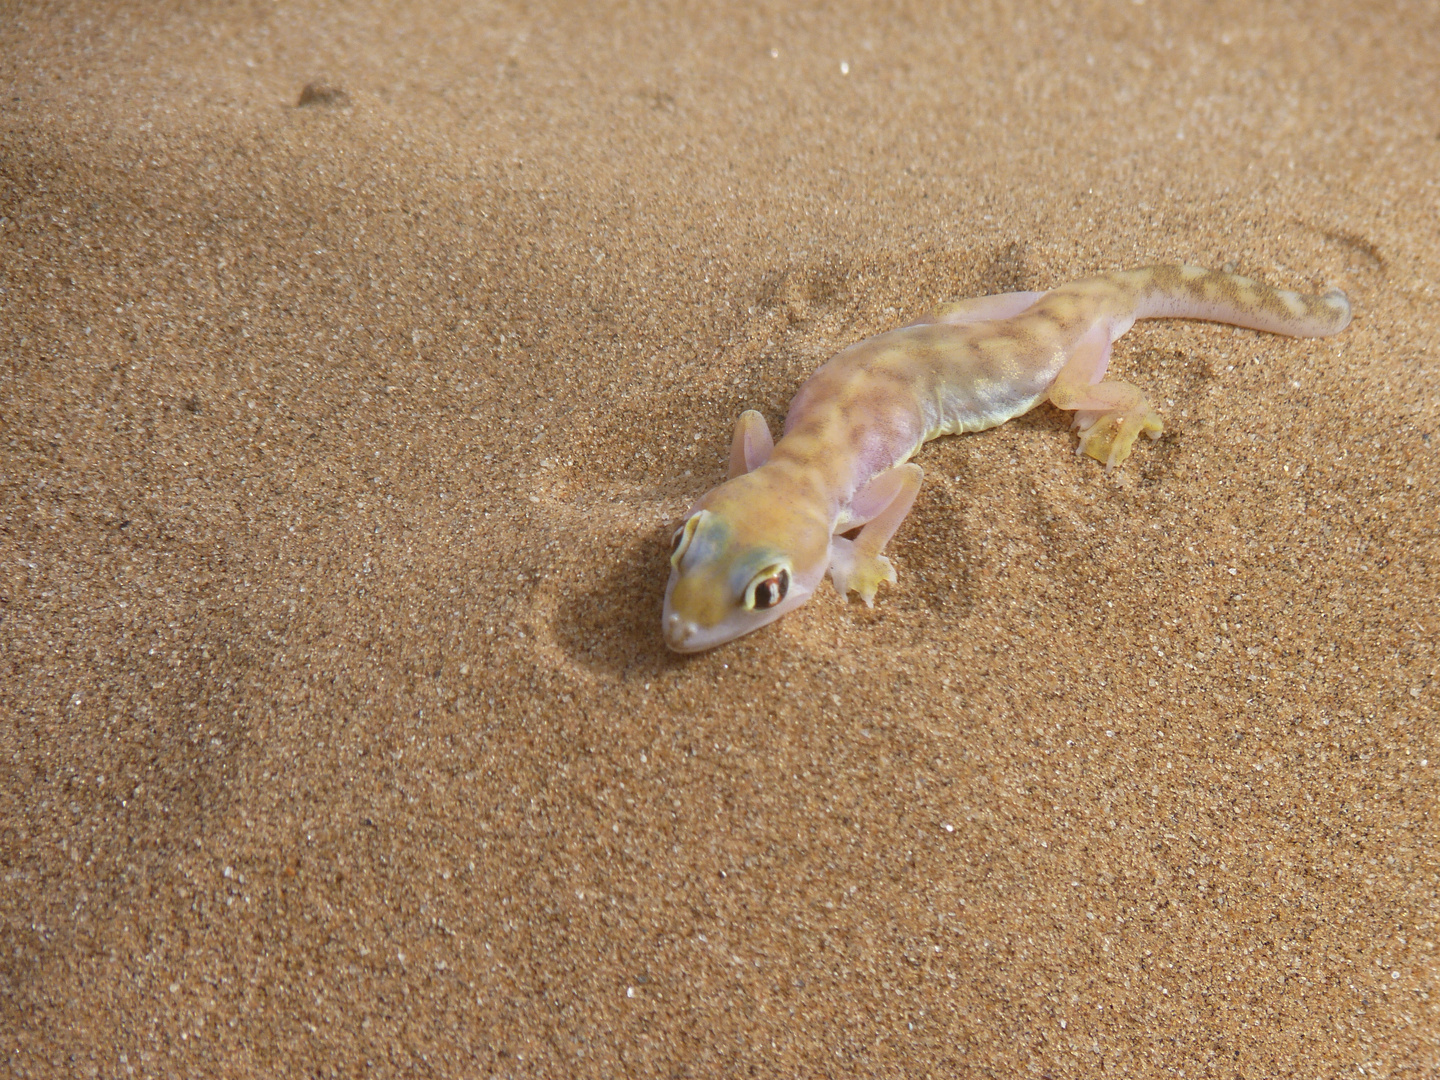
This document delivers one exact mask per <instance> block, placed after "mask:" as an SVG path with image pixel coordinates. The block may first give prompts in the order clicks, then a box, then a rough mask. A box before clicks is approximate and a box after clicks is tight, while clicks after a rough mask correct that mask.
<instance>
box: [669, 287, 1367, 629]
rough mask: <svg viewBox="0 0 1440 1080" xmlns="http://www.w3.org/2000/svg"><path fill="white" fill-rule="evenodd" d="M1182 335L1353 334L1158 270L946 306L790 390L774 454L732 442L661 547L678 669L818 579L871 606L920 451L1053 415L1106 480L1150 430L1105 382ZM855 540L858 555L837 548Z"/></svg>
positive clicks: (1137, 396)
mask: <svg viewBox="0 0 1440 1080" xmlns="http://www.w3.org/2000/svg"><path fill="white" fill-rule="evenodd" d="M1153 318H1188V319H1206V320H1210V321H1214V322H1223V323H1230V324H1232V325H1235V326H1244V327H1249V328H1251V329H1255V330H1265V331H1269V332H1271V333H1277V334H1288V335H1291V336H1294V337H1319V336H1324V335H1328V334H1335V333H1338V332H1339V331H1341V330H1343V329H1344V328H1345V327H1346V325H1348V323H1349V321H1350V304H1349V302H1348V301H1347V300H1346V298H1345V294H1344V293H1342V292H1340V291H1339V290H1331V291H1330V292H1328V293H1325V294H1324V295H1304V294H1301V293H1295V292H1288V291H1286V290H1282V289H1275V288H1271V287H1270V286H1267V285H1262V284H1260V283H1258V282H1255V281H1252V280H1251V279H1249V278H1245V277H1240V276H1238V275H1235V274H1229V273H1223V272H1218V271H1210V270H1204V269H1201V268H1199V267H1193V266H1151V267H1145V268H1143V269H1139V270H1127V271H1120V272H1116V273H1110V274H1102V275H1099V276H1097V277H1092V278H1087V279H1084V280H1082V281H1076V282H1072V283H1070V284H1068V285H1062V286H1060V287H1059V288H1056V289H1052V290H1050V291H1049V292H1044V293H1039V292H1021V293H1005V294H1003V295H999V296H987V297H982V298H980V299H976V300H966V301H960V302H958V303H952V304H946V305H943V306H942V307H940V308H939V309H937V310H936V311H934V312H933V313H931V314H930V315H928V316H926V317H925V318H923V319H921V320H919V321H918V322H915V323H912V324H911V325H909V326H905V327H902V328H900V329H897V330H891V331H888V332H886V333H882V334H879V335H876V336H875V337H872V338H867V339H866V340H864V341H861V342H858V343H856V344H854V345H851V346H850V347H849V348H847V349H845V350H843V351H842V352H840V353H839V354H838V355H836V356H835V357H833V358H832V359H831V360H830V361H828V362H827V363H826V364H825V365H824V366H822V367H821V368H820V369H819V370H818V371H816V372H815V374H814V375H812V376H811V377H810V379H809V380H808V381H807V382H806V383H805V384H804V385H803V386H802V387H801V388H800V391H799V393H798V394H796V396H795V399H794V400H793V401H792V402H791V404H790V410H789V413H788V414H787V416H786V418H785V431H784V435H783V437H782V438H781V439H780V441H779V442H778V443H775V442H773V441H772V439H771V435H770V431H769V429H768V427H767V426H766V424H765V420H764V418H763V417H762V416H761V415H760V414H759V413H758V412H755V411H753V410H749V411H747V412H745V413H743V414H742V415H741V417H740V420H739V422H738V423H737V425H736V427H735V436H734V440H733V443H732V446H731V453H730V479H729V480H727V481H726V482H725V483H723V484H721V485H720V486H719V487H717V488H714V489H713V490H711V491H710V492H708V493H707V494H705V495H704V496H702V497H701V498H700V499H699V500H698V501H697V502H696V503H695V505H694V506H692V507H691V509H690V511H689V512H688V513H687V514H686V520H685V522H684V524H683V525H682V526H681V527H680V528H679V530H677V532H676V533H675V537H674V540H673V543H672V550H671V558H670V565H671V570H670V581H669V584H668V586H667V587H666V590H665V609H664V615H663V622H662V629H663V631H664V635H665V642H666V644H667V645H669V646H670V648H672V649H675V650H676V651H679V652H698V651H701V650H703V649H709V648H713V647H714V646H716V645H720V644H722V643H724V642H726V641H730V640H732V639H734V638H737V637H739V636H741V635H742V634H746V633H749V632H750V631H752V630H756V629H758V628H759V627H761V626H764V625H766V624H767V623H770V622H773V621H774V620H776V619H778V618H779V617H780V616H781V615H784V614H785V613H786V612H788V611H792V610H794V609H795V608H797V607H799V606H800V605H801V604H803V603H804V602H805V601H806V600H807V599H808V598H809V597H810V595H811V594H812V593H813V592H814V591H815V589H816V588H817V587H818V586H819V584H820V582H821V579H823V578H824V576H825V573H826V571H829V573H830V576H831V578H832V580H833V581H834V583H835V587H836V588H837V589H838V590H839V591H840V593H841V594H842V595H844V594H845V593H847V592H849V591H851V590H853V591H855V592H857V593H859V594H860V597H861V598H862V599H863V600H864V601H865V602H866V604H871V603H873V601H874V597H875V592H876V590H877V588H878V587H879V585H880V583H881V582H882V581H889V582H894V581H895V570H894V568H893V567H892V566H891V564H890V560H889V559H887V558H886V557H885V556H884V554H882V552H883V549H884V547H885V544H886V543H887V542H888V541H889V540H890V538H891V537H892V536H893V535H894V534H895V530H896V529H898V528H899V526H900V523H901V521H903V520H904V518H905V515H906V514H908V513H909V511H910V507H911V505H912V504H913V503H914V501H915V496H916V494H917V493H918V492H919V490H920V480H921V477H922V475H923V474H922V472H921V470H920V467H919V466H918V465H915V464H913V463H910V460H909V459H910V458H911V456H913V455H914V454H915V452H916V451H917V450H919V449H920V447H921V446H923V445H924V444H925V443H926V442H927V441H929V440H930V439H934V438H938V437H939V436H941V435H951V434H958V433H961V432H967V431H981V430H984V429H985V428H990V427H994V426H996V425H997V424H1003V423H1004V422H1005V421H1006V420H1009V419H1011V418H1012V417H1015V416H1019V415H1020V414H1021V413H1024V412H1028V411H1029V410H1030V409H1032V408H1034V407H1035V406H1036V405H1038V404H1039V403H1040V402H1042V401H1045V400H1049V401H1050V402H1052V403H1053V404H1054V405H1056V406H1057V407H1059V408H1061V409H1066V410H1071V411H1073V412H1074V413H1075V425H1076V427H1078V428H1079V429H1080V445H1079V451H1080V452H1083V453H1085V454H1088V455H1090V456H1091V457H1093V458H1095V459H1096V460H1098V461H1101V462H1103V463H1104V464H1105V467H1106V470H1107V471H1109V470H1110V469H1112V468H1114V467H1115V466H1116V465H1118V464H1119V463H1120V462H1122V461H1124V460H1125V458H1126V457H1128V456H1129V454H1130V451H1131V448H1132V446H1133V445H1134V443H1135V440H1136V438H1137V437H1138V436H1139V435H1140V434H1141V433H1142V432H1143V433H1144V434H1146V435H1148V436H1150V438H1152V439H1158V438H1159V437H1160V434H1161V430H1162V426H1161V422H1160V418H1159V417H1158V416H1157V415H1156V414H1155V411H1154V410H1153V409H1152V408H1151V407H1150V403H1149V402H1148V401H1146V399H1145V395H1144V394H1142V393H1141V392H1140V391H1139V390H1138V389H1137V388H1136V387H1134V386H1131V385H1130V384H1129V383H1125V382H1120V381H1118V380H1115V379H1107V378H1106V377H1105V373H1106V368H1107V366H1108V365H1109V361H1110V349H1111V345H1112V344H1113V343H1114V341H1115V339H1116V338H1118V337H1120V335H1121V334H1123V333H1125V331H1127V330H1129V329H1130V327H1131V326H1132V325H1133V324H1134V322H1135V321H1136V320H1137V319H1153ZM857 528H858V529H859V532H858V534H856V535H855V536H854V538H853V539H852V538H849V537H846V536H844V535H843V534H844V533H847V532H850V531H852V530H854V529H857Z"/></svg>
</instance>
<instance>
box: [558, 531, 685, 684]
mask: <svg viewBox="0 0 1440 1080" xmlns="http://www.w3.org/2000/svg"><path fill="white" fill-rule="evenodd" d="M673 531H674V529H673V526H672V525H671V524H670V523H668V522H667V523H666V524H664V525H657V526H655V527H654V528H653V529H651V530H650V531H649V532H647V533H645V534H643V535H640V536H637V537H634V538H633V539H631V540H630V541H629V542H628V543H626V544H625V546H624V548H623V549H622V550H621V552H620V553H619V557H618V558H614V559H612V560H611V562H610V568H609V569H608V570H607V571H606V572H605V573H604V574H603V575H602V576H601V577H600V578H599V579H598V580H597V581H595V582H594V584H593V585H591V586H590V587H588V588H586V589H584V590H579V589H577V590H576V591H575V592H574V593H573V594H572V595H571V596H570V597H568V598H567V599H566V602H565V603H564V604H562V605H560V606H559V607H558V608H557V609H556V612H555V615H554V621H553V622H552V624H551V628H550V630H551V634H552V635H553V640H554V642H555V644H556V646H557V647H558V648H559V649H560V650H561V651H562V652H563V653H564V654H565V655H566V656H567V657H568V658H569V659H570V660H571V661H572V662H573V663H575V664H578V665H580V666H581V667H584V668H587V669H589V670H591V671H594V672H596V673H597V674H605V675H610V676H619V677H621V678H622V679H624V678H631V677H634V676H637V675H644V676H651V675H655V674H658V673H659V672H662V671H667V670H669V669H671V668H676V667H679V666H681V665H683V664H684V663H685V662H686V657H683V656H680V655H678V654H676V653H673V652H671V651H670V650H669V649H667V648H666V647H665V640H664V638H662V637H661V636H660V612H661V606H662V600H663V597H664V595H665V582H666V581H667V580H668V578H669V574H670V567H669V563H668V556H669V553H670V534H671V533H672V532H673Z"/></svg>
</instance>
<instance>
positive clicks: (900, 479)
mask: <svg viewBox="0 0 1440 1080" xmlns="http://www.w3.org/2000/svg"><path fill="white" fill-rule="evenodd" d="M924 476H925V472H924V470H922V469H921V468H920V466H919V465H915V464H906V465H896V466H895V467H894V468H893V469H886V470H885V471H884V472H883V473H880V474H879V475H878V476H876V477H874V478H873V479H872V480H871V481H870V482H869V483H867V484H866V485H865V486H864V487H862V488H861V489H860V490H859V491H858V492H856V494H855V497H854V498H853V499H852V500H851V501H850V511H849V513H848V514H847V515H846V517H845V518H844V519H843V521H842V522H841V524H840V526H839V529H840V530H841V531H845V530H848V529H852V528H854V527H855V526H856V525H859V524H863V525H864V528H862V529H861V530H860V533H859V535H858V536H856V537H855V539H854V540H848V539H846V538H845V537H843V536H840V535H839V533H838V532H837V534H836V535H835V536H832V537H831V538H830V580H831V581H833V582H834V583H835V588H836V589H838V590H839V591H840V595H841V596H844V595H845V594H846V593H847V592H849V591H850V590H852V589H853V590H854V591H855V592H857V593H859V594H860V599H862V600H864V601H865V606H866V607H873V606H874V604H875V590H877V589H878V588H879V587H880V583H881V582H882V581H888V582H890V583H891V584H892V585H893V584H894V583H895V567H893V566H891V565H890V560H889V559H887V558H886V557H885V556H884V555H882V554H880V553H881V551H883V550H884V548H885V545H886V544H888V543H889V542H890V538H891V537H892V536H894V535H895V530H896V529H898V528H900V523H901V522H902V521H904V520H905V515H906V514H908V513H910V508H911V507H912V506H914V505H915V496H916V495H918V494H919V493H920V481H921V480H922V479H923V478H924Z"/></svg>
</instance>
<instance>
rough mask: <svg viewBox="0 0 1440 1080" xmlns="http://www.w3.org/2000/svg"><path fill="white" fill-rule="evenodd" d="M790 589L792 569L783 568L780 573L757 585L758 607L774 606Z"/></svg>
mask: <svg viewBox="0 0 1440 1080" xmlns="http://www.w3.org/2000/svg"><path fill="white" fill-rule="evenodd" d="M789 591H790V571H789V570H781V571H780V572H779V573H778V574H775V575H773V576H771V577H768V578H766V579H765V580H764V581H762V582H760V584H759V585H756V586H755V606H756V607H757V608H772V607H774V606H775V605H776V604H778V603H779V602H780V601H781V600H784V599H785V594H786V593H787V592H789Z"/></svg>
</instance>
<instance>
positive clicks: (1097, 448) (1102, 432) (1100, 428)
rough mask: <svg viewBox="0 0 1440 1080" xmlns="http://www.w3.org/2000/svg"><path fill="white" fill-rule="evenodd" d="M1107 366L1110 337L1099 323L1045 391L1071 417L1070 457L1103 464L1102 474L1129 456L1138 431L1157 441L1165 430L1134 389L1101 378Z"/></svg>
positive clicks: (1142, 395) (1130, 386) (1148, 404)
mask: <svg viewBox="0 0 1440 1080" xmlns="http://www.w3.org/2000/svg"><path fill="white" fill-rule="evenodd" d="M1109 365H1110V335H1109V332H1108V329H1107V328H1106V327H1105V326H1104V325H1103V324H1102V325H1100V326H1097V327H1096V329H1095V330H1093V331H1091V332H1090V333H1089V334H1087V335H1086V336H1085V337H1084V338H1082V339H1081V340H1080V343H1079V344H1078V345H1077V346H1076V347H1075V351H1074V352H1072V353H1071V354H1070V358H1069V360H1067V361H1066V363H1065V366H1064V367H1062V368H1061V369H1060V374H1059V375H1057V376H1056V377H1055V382H1054V384H1053V385H1052V386H1051V387H1050V401H1051V403H1052V404H1054V405H1055V407H1056V408H1058V409H1066V410H1070V411H1073V412H1074V413H1075V426H1076V427H1078V428H1079V429H1080V445H1079V446H1078V447H1077V448H1076V451H1075V452H1076V453H1077V454H1088V455H1089V456H1090V457H1092V458H1094V459H1095V460H1096V461H1099V462H1101V463H1103V464H1104V466H1105V471H1106V472H1107V473H1108V472H1110V471H1111V470H1112V469H1114V468H1115V466H1116V465H1119V464H1120V463H1121V462H1122V461H1124V460H1125V459H1126V458H1127V457H1129V456H1130V451H1131V449H1132V448H1133V447H1134V445H1135V440H1136V438H1138V437H1139V435H1140V433H1141V432H1142V431H1143V432H1144V433H1145V434H1146V435H1148V436H1150V438H1151V439H1158V438H1160V436H1161V434H1162V433H1163V432H1164V430H1165V425H1164V424H1163V423H1162V422H1161V420H1160V417H1159V415H1158V414H1157V413H1156V412H1155V410H1154V409H1153V408H1151V406H1150V402H1149V401H1148V400H1147V399H1146V397H1145V395H1144V393H1142V392H1141V390H1140V389H1139V388H1138V387H1136V386H1132V385H1131V384H1130V383H1127V382H1121V381H1120V380H1119V379H1106V378H1105V370H1106V368H1108V367H1109Z"/></svg>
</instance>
